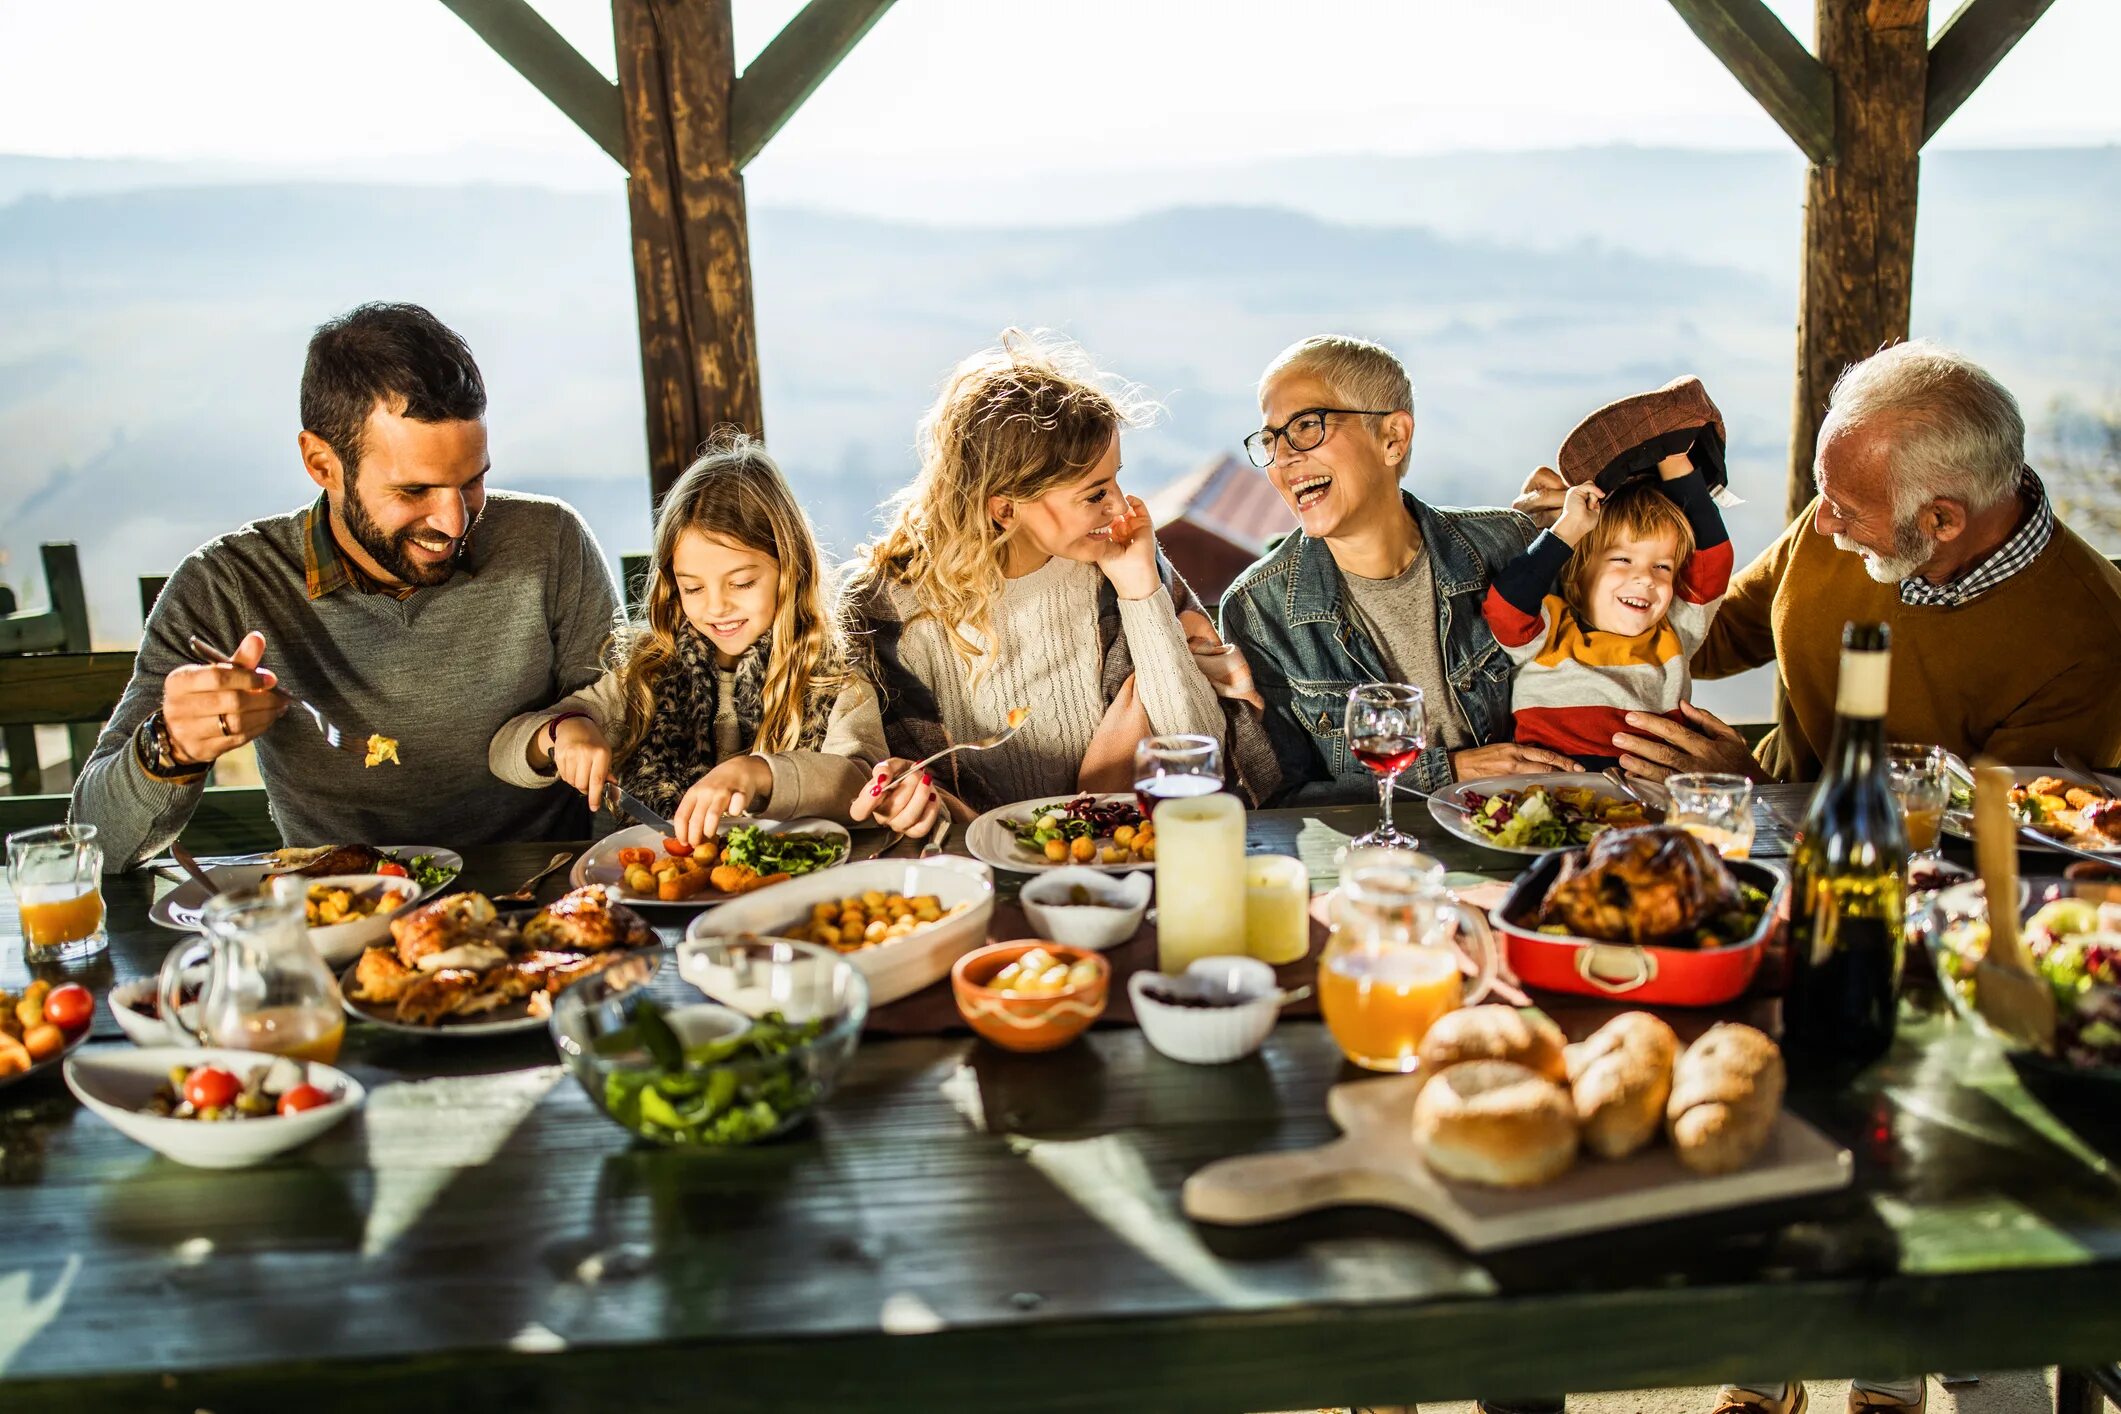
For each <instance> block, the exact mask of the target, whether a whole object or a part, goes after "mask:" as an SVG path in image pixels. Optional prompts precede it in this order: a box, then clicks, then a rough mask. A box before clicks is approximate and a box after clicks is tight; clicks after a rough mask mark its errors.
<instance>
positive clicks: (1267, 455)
mask: <svg viewBox="0 0 2121 1414" xmlns="http://www.w3.org/2000/svg"><path fill="white" fill-rule="evenodd" d="M1391 415H1392V414H1391V413H1390V412H1389V411H1387V412H1374V411H1370V410H1367V409H1364V408H1305V409H1304V410H1303V411H1302V412H1300V413H1298V414H1296V416H1294V417H1292V418H1290V419H1289V420H1288V421H1287V422H1284V423H1283V424H1282V425H1281V426H1279V427H1262V428H1260V429H1259V431H1257V432H1255V433H1253V434H1252V435H1251V436H1249V437H1247V438H1245V455H1246V456H1248V457H1250V458H1251V459H1252V465H1254V466H1256V467H1258V468H1260V470H1262V471H1264V470H1266V469H1267V468H1268V467H1270V466H1272V465H1274V443H1275V440H1276V439H1277V438H1279V439H1280V441H1281V443H1282V445H1283V446H1285V447H1287V448H1288V449H1289V450H1290V451H1292V452H1308V451H1310V450H1311V449H1312V448H1314V447H1316V446H1317V445H1318V444H1319V443H1321V442H1323V441H1325V440H1326V419H1327V418H1329V417H1334V416H1340V417H1390V416H1391Z"/></svg>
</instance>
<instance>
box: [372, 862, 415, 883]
mask: <svg viewBox="0 0 2121 1414" xmlns="http://www.w3.org/2000/svg"><path fill="white" fill-rule="evenodd" d="M376 872H377V873H378V874H394V875H396V876H397V877H398V878H400V879H410V878H411V877H412V871H411V870H410V869H407V868H406V867H405V866H404V865H402V864H400V863H398V861H397V860H395V859H386V860H384V861H383V862H382V863H381V864H378V865H377V866H376Z"/></svg>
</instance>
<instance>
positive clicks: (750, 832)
mask: <svg viewBox="0 0 2121 1414" xmlns="http://www.w3.org/2000/svg"><path fill="white" fill-rule="evenodd" d="M844 847H845V846H844V845H843V843H842V842H841V841H840V839H839V838H838V837H836V836H833V835H804V834H785V835H770V834H767V833H766V832H765V831H764V830H762V829H760V828H759V827H758V826H757V825H738V826H737V827H736V828H735V829H733V830H731V831H730V832H729V843H728V846H727V848H725V849H724V850H723V851H722V858H723V859H724V860H726V861H727V862H728V863H731V864H741V865H743V866H745V867H746V868H748V869H755V870H757V871H758V872H759V873H761V874H811V873H815V872H816V871H818V870H820V869H823V868H826V867H827V866H829V865H833V864H837V863H839V861H840V853H841V851H842V850H843V848H844Z"/></svg>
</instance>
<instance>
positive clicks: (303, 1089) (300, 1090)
mask: <svg viewBox="0 0 2121 1414" xmlns="http://www.w3.org/2000/svg"><path fill="white" fill-rule="evenodd" d="M330 1103H331V1096H330V1095H328V1094H326V1093H325V1092H324V1091H322V1090H320V1089H318V1088H317V1087H316V1086H314V1085H297V1086H295V1087H294V1088H293V1089H291V1090H289V1091H288V1092H287V1093H286V1094H284V1095H282V1096H281V1097H280V1113H281V1114H284V1115H291V1114H300V1113H301V1112H302V1111H303V1110H313V1109H315V1108H317V1107H318V1106H319V1105H328V1104H330Z"/></svg>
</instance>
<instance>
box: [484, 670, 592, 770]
mask: <svg viewBox="0 0 2121 1414" xmlns="http://www.w3.org/2000/svg"><path fill="white" fill-rule="evenodd" d="M562 712H586V713H588V714H589V719H590V720H591V721H593V722H595V723H596V724H597V730H598V731H601V732H602V733H604V740H605V742H606V743H607V744H610V743H612V742H614V741H616V740H617V738H618V736H619V734H620V733H619V728H620V727H621V726H622V725H623V724H624V723H625V720H626V698H625V694H624V693H623V692H621V691H620V689H619V676H618V674H617V673H611V672H607V673H605V674H604V675H603V676H602V677H600V678H598V679H597V680H596V681H595V682H593V683H591V684H589V686H587V687H585V688H582V689H580V690H579V691H576V692H570V693H568V694H567V695H566V696H565V697H563V698H561V699H560V700H559V701H557V702H555V703H553V704H552V705H551V706H550V707H541V708H538V709H537V710H535V711H530V712H525V713H523V714H522V715H521V716H517V717H511V718H509V719H508V720H507V721H506V722H504V723H502V725H501V729H500V730H499V731H497V732H495V733H494V734H493V741H492V742H491V743H490V744H489V745H488V746H487V748H486V769H487V770H489V771H491V772H493V774H494V775H495V776H496V777H497V778H498V779H500V780H502V781H505V782H507V783H508V784H509V785H512V786H522V787H524V788H525V789H528V790H536V789H538V788H539V787H541V786H549V785H551V784H552V783H553V782H554V781H556V780H558V779H559V776H558V775H557V774H556V773H554V772H553V771H550V770H545V771H539V770H535V769H533V768H532V766H531V764H530V739H531V738H532V737H533V736H535V735H537V733H538V732H539V731H541V730H543V729H544V726H545V724H546V723H547V722H549V721H551V720H552V719H553V718H554V717H557V716H559V715H560V714H561V713H562Z"/></svg>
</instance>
